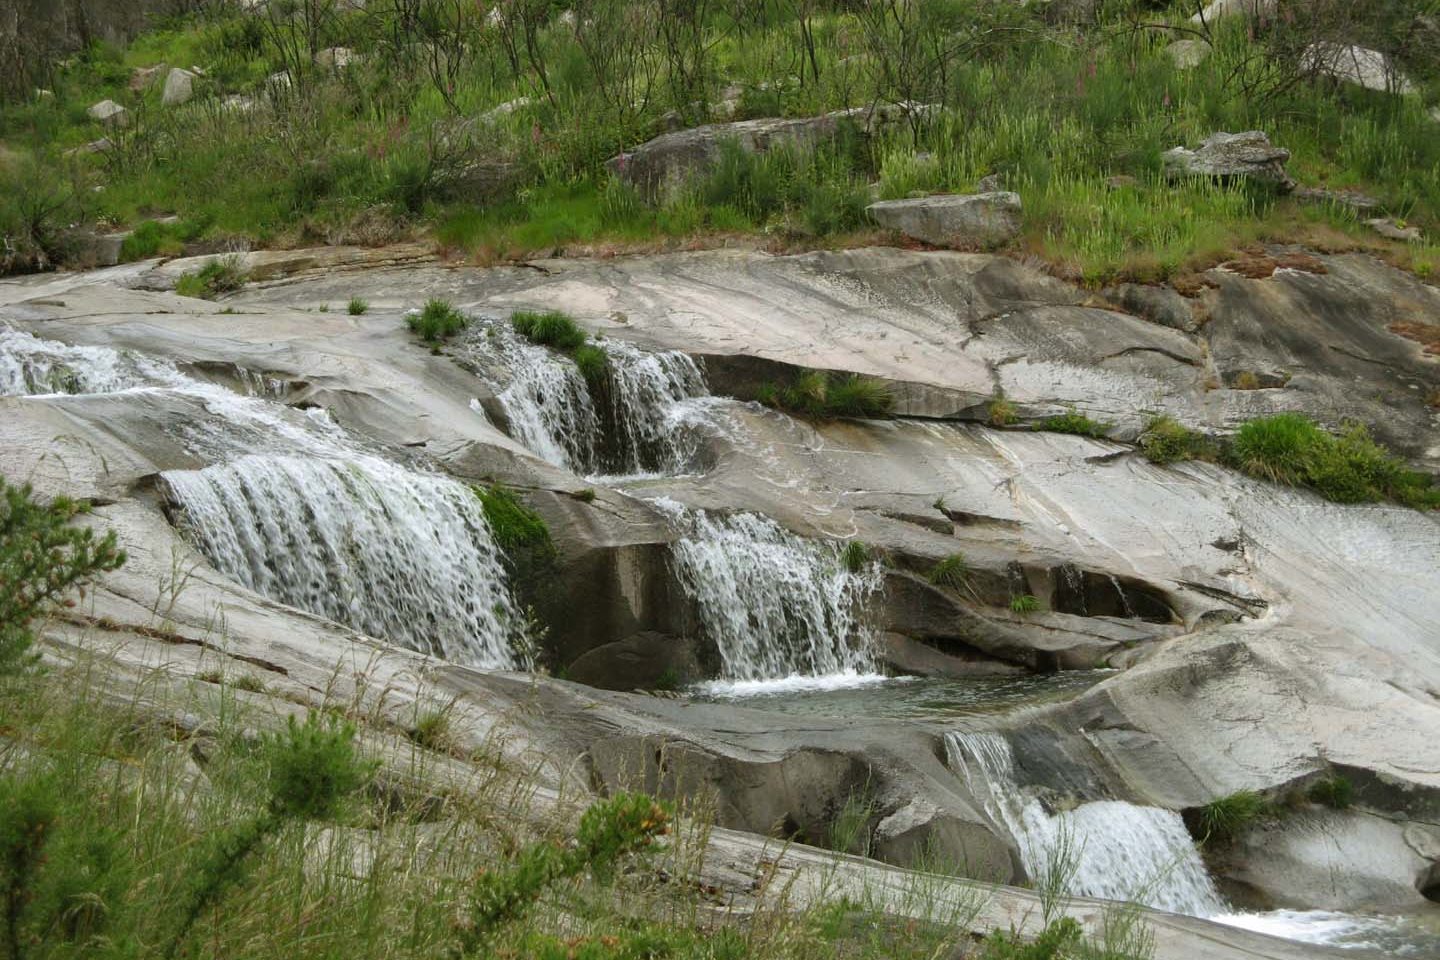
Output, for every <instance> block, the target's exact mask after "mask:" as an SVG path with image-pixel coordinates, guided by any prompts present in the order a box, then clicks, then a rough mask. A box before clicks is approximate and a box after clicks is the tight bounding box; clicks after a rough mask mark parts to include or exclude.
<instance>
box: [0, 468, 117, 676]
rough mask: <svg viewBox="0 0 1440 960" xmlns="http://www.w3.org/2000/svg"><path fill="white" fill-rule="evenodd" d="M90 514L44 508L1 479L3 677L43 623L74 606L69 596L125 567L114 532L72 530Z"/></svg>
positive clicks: (76, 506)
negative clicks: (54, 610) (54, 613)
mask: <svg viewBox="0 0 1440 960" xmlns="http://www.w3.org/2000/svg"><path fill="white" fill-rule="evenodd" d="M89 509H90V507H89V505H88V504H85V503H81V502H78V501H75V500H71V499H69V498H68V497H56V498H55V499H53V500H51V501H49V502H46V503H42V502H40V501H38V500H37V499H35V496H34V493H33V491H32V490H31V489H30V487H28V486H23V487H17V486H13V485H12V484H10V483H9V482H7V481H6V480H5V479H4V478H3V477H0V675H3V674H4V673H7V672H10V671H13V670H15V669H16V668H17V667H18V666H19V665H20V664H21V663H22V662H23V661H24V659H25V656H26V651H28V650H29V648H30V645H31V643H32V642H33V641H34V633H33V632H32V626H31V625H32V624H33V623H34V621H35V619H36V618H37V617H40V616H42V615H44V614H45V613H46V612H47V611H48V610H50V609H51V608H52V607H53V606H55V605H57V604H60V605H64V606H74V605H75V603H74V601H73V600H68V599H66V594H68V593H69V592H70V591H71V590H72V589H75V588H81V589H83V588H84V585H85V584H86V583H88V582H89V581H90V580H91V579H93V578H94V577H95V576H96V575H97V574H100V573H105V572H107V571H110V570H115V569H118V568H119V567H120V565H121V564H123V563H124V562H125V552H124V551H123V550H121V549H120V547H119V544H118V542H117V541H116V539H115V533H114V531H110V532H108V533H106V534H105V535H104V536H98V537H97V536H96V535H95V531H94V530H91V529H90V528H88V527H82V526H73V525H71V522H70V521H72V520H74V519H75V518H76V517H77V516H80V515H82V514H85V513H88V512H89Z"/></svg>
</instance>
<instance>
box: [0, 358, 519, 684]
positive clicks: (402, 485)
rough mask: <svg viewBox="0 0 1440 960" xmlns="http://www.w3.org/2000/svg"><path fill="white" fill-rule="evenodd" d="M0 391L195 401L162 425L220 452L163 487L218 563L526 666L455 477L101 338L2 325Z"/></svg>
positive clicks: (483, 538)
mask: <svg viewBox="0 0 1440 960" xmlns="http://www.w3.org/2000/svg"><path fill="white" fill-rule="evenodd" d="M242 379H243V378H242ZM245 382H246V383H247V384H249V383H250V381H248V380H246V381H245ZM257 382H260V383H262V384H263V383H264V381H263V380H262V381H257ZM37 385H38V387H39V388H40V389H39V390H37V389H36V387H37ZM54 386H62V387H64V388H65V389H63V390H60V391H57V390H53V389H50V388H51V387H54ZM0 389H3V390H4V391H5V392H7V393H8V392H17V393H18V392H24V393H26V394H28V395H36V394H37V393H41V392H43V393H55V392H65V393H116V392H120V391H126V390H151V391H159V392H165V393H169V394H173V395H176V396H179V397H184V398H186V399H188V400H190V401H192V402H194V403H197V404H198V405H200V406H201V407H202V408H203V414H201V415H198V416H191V417H186V418H184V419H183V420H182V421H180V422H179V423H177V424H171V425H170V426H171V427H173V428H174V429H175V430H176V431H177V432H178V434H179V435H180V439H181V440H182V441H183V442H184V444H185V446H186V447H187V448H188V449H190V450H191V452H192V453H195V454H196V455H198V456H202V457H204V458H205V459H209V460H219V461H221V462H218V463H215V464H214V465H212V466H208V467H205V468H204V469H200V470H168V471H165V472H163V473H162V474H161V484H162V488H163V489H164V491H165V493H166V494H167V501H168V503H169V505H170V507H171V512H172V515H173V516H174V518H175V519H176V522H177V526H178V527H179V528H180V530H181V531H182V532H183V533H184V534H185V535H186V536H187V537H188V538H189V539H190V540H191V542H193V543H194V544H195V546H196V548H197V549H199V551H200V552H201V553H203V554H204V555H205V557H206V559H208V560H209V561H210V562H211V564H213V565H214V566H215V568H216V569H218V570H220V571H221V572H222V573H225V574H227V575H228V576H230V577H232V578H234V579H235V580H237V581H238V582H240V583H241V584H243V585H245V586H247V587H249V588H250V589H252V590H255V591H257V592H259V593H262V594H264V595H266V596H268V597H270V598H272V599H275V600H278V601H280V602H282V603H287V604H290V605H292V606H296V607H299V608H301V609H304V610H309V611H310V612H312V613H316V614H320V615H322V616H325V617H329V618H330V619H333V620H336V621H338V622H341V623H346V624H349V625H350V626H353V627H355V628H356V629H358V630H361V631H363V632H365V633H368V634H370V635H372V636H376V637H380V638H384V639H387V640H390V641H392V642H395V643H398V644H403V645H406V646H409V647H411V648H413V649H416V650H419V651H422V652H425V653H433V654H436V655H439V656H442V657H445V658H447V659H449V660H452V661H455V662H457V663H464V664H469V665H473V666H480V667H491V668H511V667H515V666H517V665H519V664H518V663H517V658H516V656H515V655H514V654H513V653H512V652H511V649H512V641H513V640H515V639H518V637H519V635H520V631H521V630H522V627H523V625H522V623H521V618H520V617H519V616H518V614H517V612H516V609H515V605H514V602H513V600H512V599H511V597H510V594H509V592H508V588H507V584H506V579H505V570H504V566H503V561H502V558H501V555H500V553H499V551H498V549H497V548H496V547H495V545H494V541H493V539H492V538H491V535H490V529H489V526H488V524H487V523H486V521H485V516H484V512H483V510H482V508H481V505H480V501H479V499H478V498H477V497H476V496H475V495H474V493H473V492H471V491H470V489H469V488H468V487H466V486H465V485H464V484H461V483H458V482H456V481H454V480H451V479H449V478H446V477H442V476H440V475H437V474H433V473H427V472H422V471H417V470H412V469H407V468H405V467H401V466H397V465H396V464H393V463H390V462H388V461H386V460H383V459H381V458H379V457H377V456H375V455H373V454H372V453H370V452H368V451H367V450H366V449H365V448H364V446H363V445H362V444H360V443H359V442H357V441H356V440H355V439H354V438H352V437H350V436H349V435H348V434H346V433H345V432H344V431H343V430H341V429H340V427H338V426H337V425H336V424H335V423H334V422H333V421H331V420H330V418H329V416H328V415H327V414H325V413H324V412H323V411H298V410H294V409H291V408H289V407H286V406H284V405H283V404H279V403H276V402H274V401H272V400H269V399H266V398H264V397H263V396H242V395H240V394H238V393H235V392H233V391H230V390H227V389H225V388H223V387H220V386H217V385H215V384H212V383H206V382H204V381H199V380H195V379H192V378H190V377H186V376H185V375H183V374H181V373H179V372H178V371H176V370H175V368H174V367H173V366H171V365H168V364H165V363H161V362H159V361H155V360H151V359H149V358H146V357H143V356H139V355H134V354H129V353H121V352H119V351H115V350H110V349H108V348H103V347H68V346H65V345H64V344H59V343H54V342H51V341H46V340H40V339H37V338H35V337H30V336H29V335H27V334H15V333H14V332H13V331H0ZM267 393H268V390H267Z"/></svg>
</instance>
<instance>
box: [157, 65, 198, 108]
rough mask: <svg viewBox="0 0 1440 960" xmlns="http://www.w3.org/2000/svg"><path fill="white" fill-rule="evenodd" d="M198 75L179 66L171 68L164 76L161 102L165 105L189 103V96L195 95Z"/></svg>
mask: <svg viewBox="0 0 1440 960" xmlns="http://www.w3.org/2000/svg"><path fill="white" fill-rule="evenodd" d="M198 76H199V75H198V74H196V73H193V72H192V71H190V70H183V69H181V68H180V67H176V68H175V69H173V70H171V71H170V72H169V73H168V74H167V75H166V77H165V92H164V93H163V94H162V95H161V98H160V100H161V102H162V103H164V104H165V106H167V107H178V106H179V105H180V104H182V103H189V102H190V98H191V97H193V96H195V81H196V79H197V78H198Z"/></svg>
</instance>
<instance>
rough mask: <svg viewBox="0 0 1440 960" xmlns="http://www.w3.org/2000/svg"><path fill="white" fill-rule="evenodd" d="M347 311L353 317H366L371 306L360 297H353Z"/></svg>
mask: <svg viewBox="0 0 1440 960" xmlns="http://www.w3.org/2000/svg"><path fill="white" fill-rule="evenodd" d="M345 309H346V311H347V312H348V313H349V314H350V316H352V317H360V316H364V315H365V314H366V313H368V312H369V310H370V304H369V303H367V302H366V301H364V300H362V299H360V298H359V297H351V298H350V302H349V303H348V304H346V306H345Z"/></svg>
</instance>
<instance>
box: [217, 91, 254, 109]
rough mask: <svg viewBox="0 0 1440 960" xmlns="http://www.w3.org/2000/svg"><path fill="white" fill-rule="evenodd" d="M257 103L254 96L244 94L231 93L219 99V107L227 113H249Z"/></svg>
mask: <svg viewBox="0 0 1440 960" xmlns="http://www.w3.org/2000/svg"><path fill="white" fill-rule="evenodd" d="M257 106H259V104H258V103H256V101H255V98H254V97H247V96H245V95H244V94H239V93H236V94H231V95H230V96H228V97H226V98H225V99H224V100H222V101H220V109H221V110H225V111H227V112H229V113H249V112H251V111H252V110H254V109H255V108H256V107H257Z"/></svg>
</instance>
